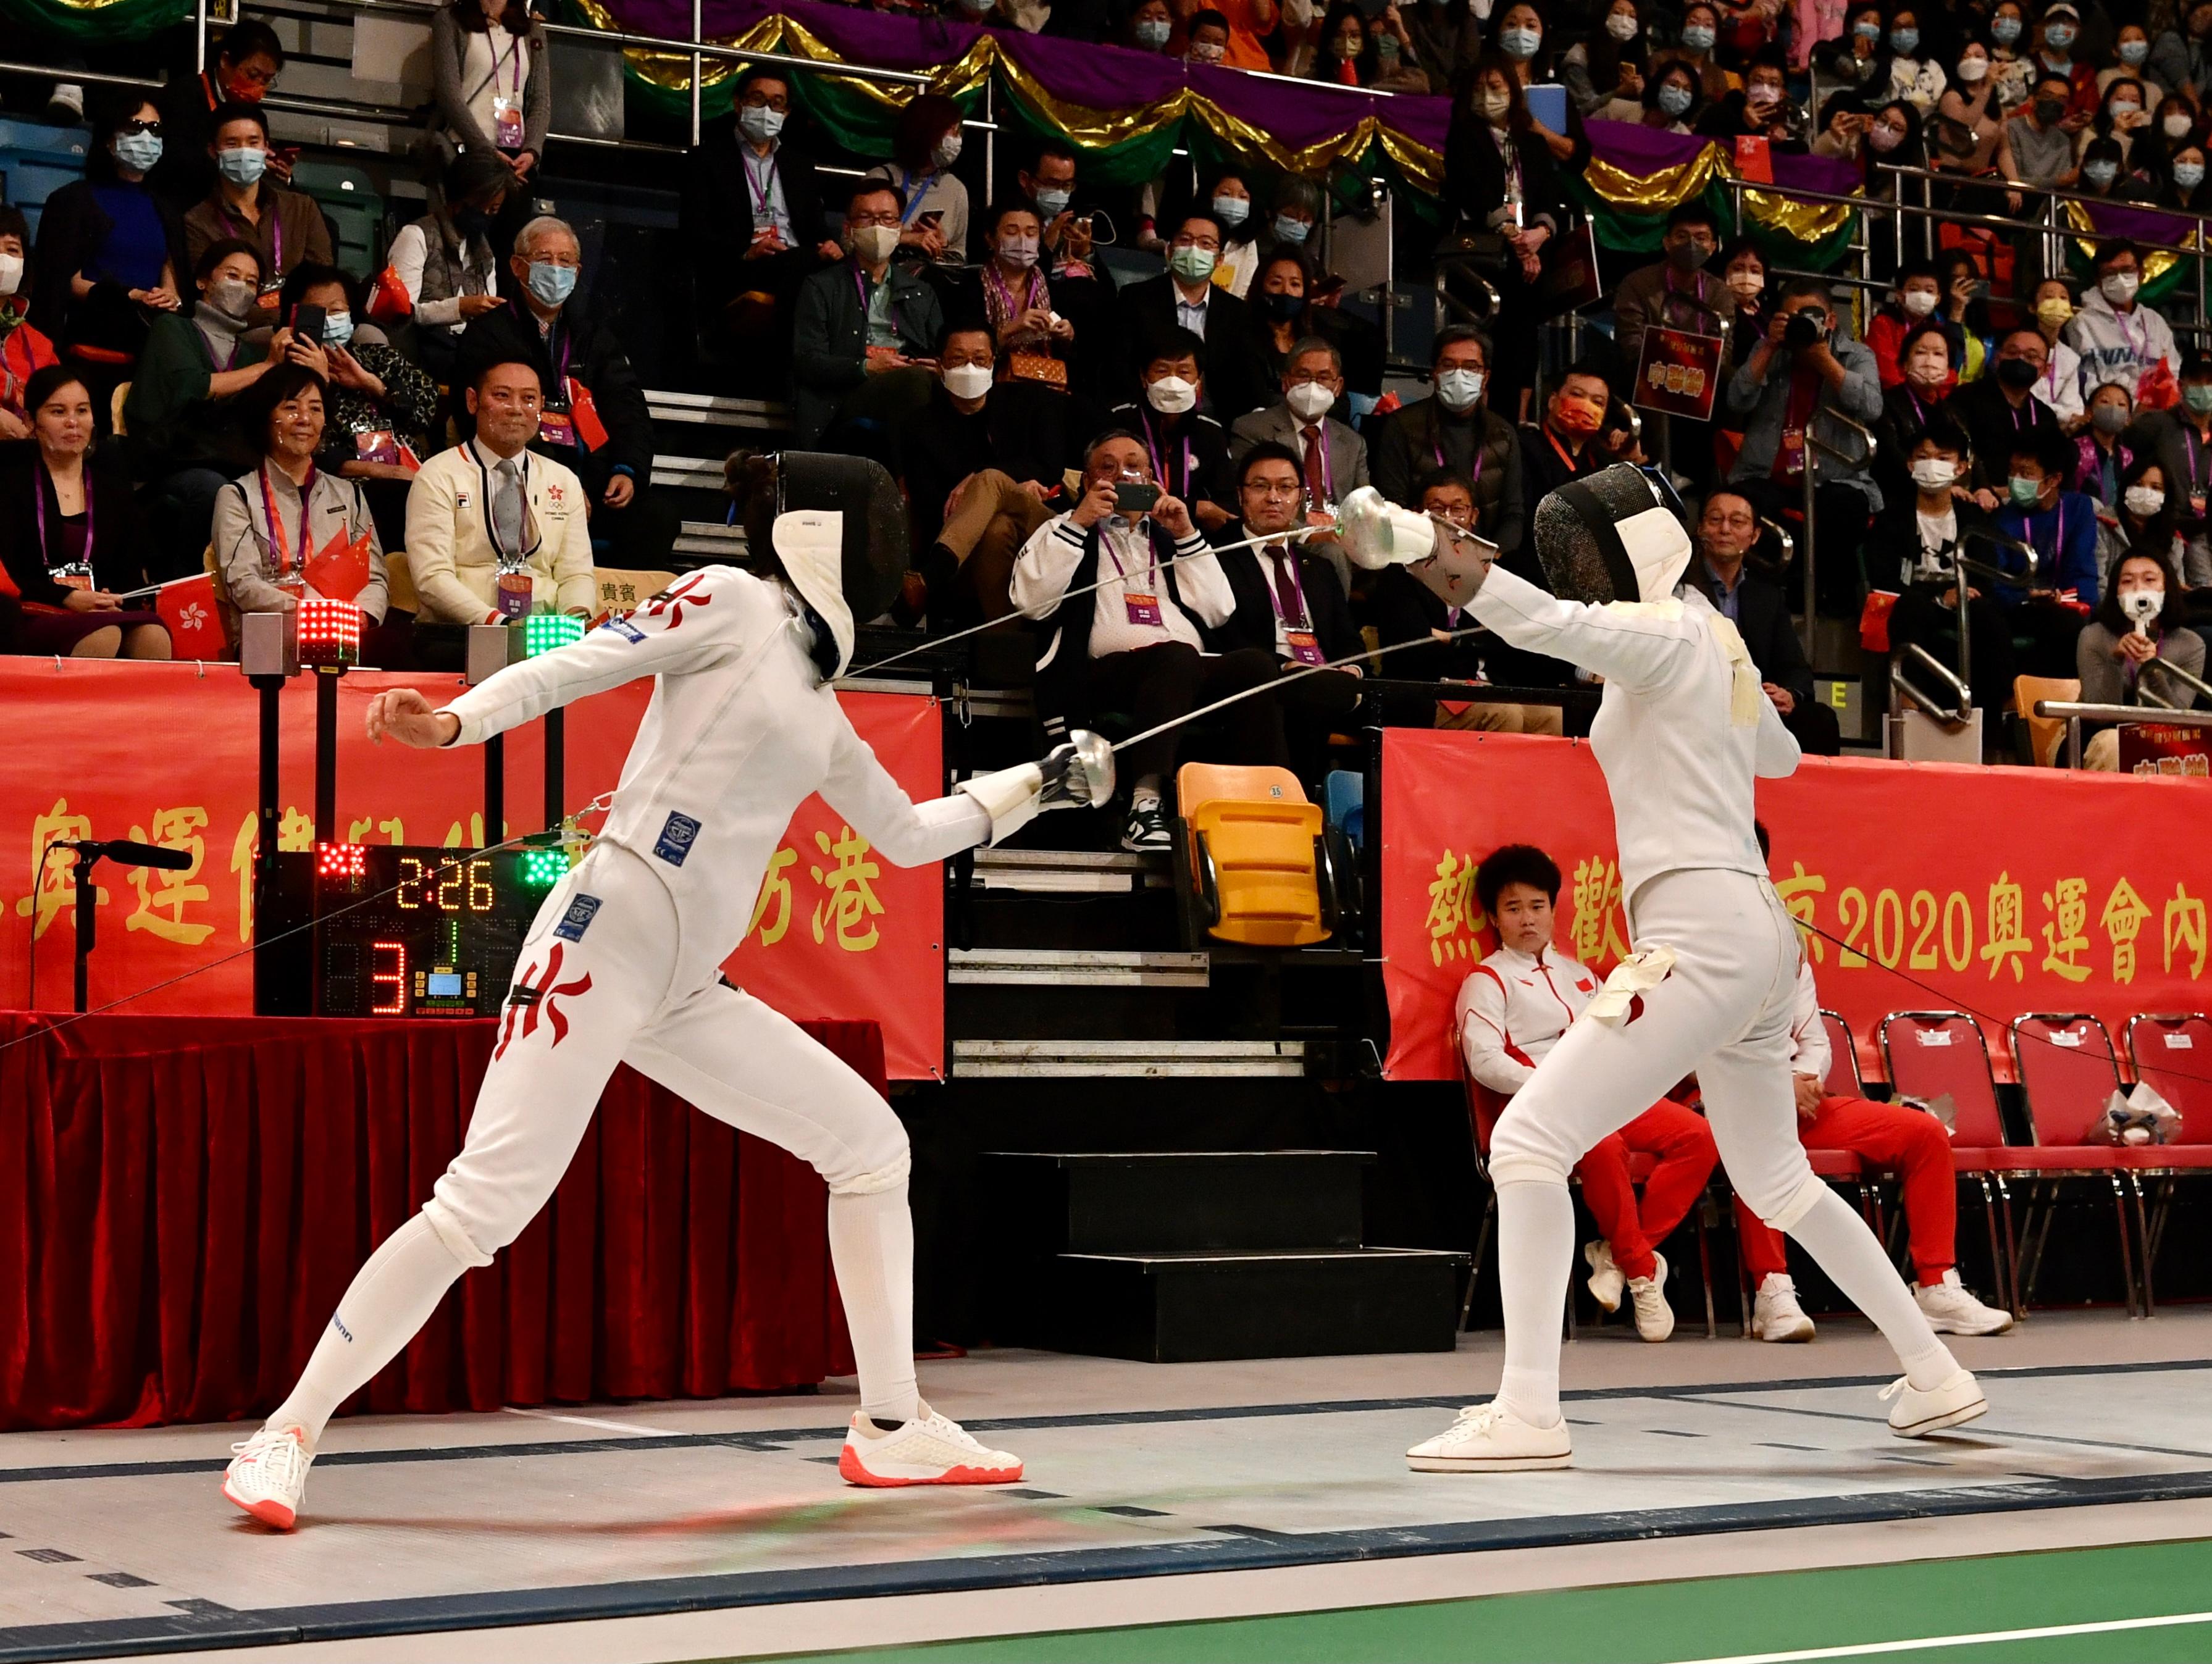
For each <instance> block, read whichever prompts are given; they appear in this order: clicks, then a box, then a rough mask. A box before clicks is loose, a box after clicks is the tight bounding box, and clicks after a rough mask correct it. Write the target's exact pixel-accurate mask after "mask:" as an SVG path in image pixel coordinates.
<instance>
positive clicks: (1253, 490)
mask: <svg viewBox="0 0 2212 1664" xmlns="http://www.w3.org/2000/svg"><path fill="white" fill-rule="evenodd" d="M1239 489H1242V490H1243V493H1244V495H1246V496H1248V497H1254V496H1257V497H1266V498H1267V499H1269V500H1270V501H1272V500H1273V499H1274V498H1277V497H1295V496H1297V495H1300V494H1301V493H1302V492H1303V491H1304V489H1305V488H1304V486H1302V485H1300V484H1299V483H1297V481H1296V480H1246V481H1245V482H1244V483H1243V486H1242V487H1241V488H1239Z"/></svg>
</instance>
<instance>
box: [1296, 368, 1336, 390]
mask: <svg viewBox="0 0 2212 1664" xmlns="http://www.w3.org/2000/svg"><path fill="white" fill-rule="evenodd" d="M1335 375H1336V372H1335V371H1334V370H1285V371H1284V372H1283V385H1284V386H1286V387H1323V386H1328V383H1329V382H1330V381H1331V380H1334V377H1335Z"/></svg>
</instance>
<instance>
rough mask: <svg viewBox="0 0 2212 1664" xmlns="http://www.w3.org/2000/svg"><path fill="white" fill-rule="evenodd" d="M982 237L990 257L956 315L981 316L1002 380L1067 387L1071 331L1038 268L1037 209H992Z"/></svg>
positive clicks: (1040, 230) (1040, 229)
mask: <svg viewBox="0 0 2212 1664" xmlns="http://www.w3.org/2000/svg"><path fill="white" fill-rule="evenodd" d="M983 236H984V241H985V243H986V245H987V247H988V248H989V250H990V254H989V256H988V258H986V259H985V260H984V262H983V264H981V265H980V266H978V267H977V268H976V269H975V283H974V288H972V289H971V290H969V291H968V292H967V293H966V294H965V295H963V297H962V299H963V301H964V305H957V306H956V308H955V309H956V310H957V311H965V312H969V313H976V312H980V313H981V314H982V315H983V317H984V319H986V320H987V322H988V323H989V324H990V325H991V329H992V331H993V332H994V335H995V336H996V337H997V340H998V349H999V373H1000V377H1001V378H1011V379H1012V380H1018V381H1036V382H1039V383H1042V384H1043V385H1045V386H1055V387H1066V386H1067V385H1068V361H1069V359H1070V358H1071V357H1072V356H1073V348H1074V344H1075V325H1073V324H1071V323H1070V322H1069V321H1068V320H1067V319H1065V318H1063V317H1061V316H1060V314H1059V313H1057V312H1055V311H1054V309H1053V304H1052V285H1051V284H1050V283H1049V282H1048V281H1047V280H1046V277H1045V275H1044V272H1043V271H1042V269H1041V268H1040V265H1039V260H1040V257H1041V253H1042V247H1043V240H1044V225H1043V222H1042V220H1041V219H1040V218H1039V217H1038V216H1037V210H1036V208H1035V207H1034V206H1032V205H1031V204H1030V203H1026V202H1008V203H998V204H996V205H994V207H992V208H990V209H988V210H986V211H985V213H984V216H983Z"/></svg>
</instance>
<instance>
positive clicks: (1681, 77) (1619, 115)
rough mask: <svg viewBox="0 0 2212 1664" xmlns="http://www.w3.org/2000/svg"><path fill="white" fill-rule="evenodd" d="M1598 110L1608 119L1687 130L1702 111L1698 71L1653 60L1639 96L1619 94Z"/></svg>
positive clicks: (1666, 129)
mask: <svg viewBox="0 0 2212 1664" xmlns="http://www.w3.org/2000/svg"><path fill="white" fill-rule="evenodd" d="M1598 113H1599V115H1600V116H1601V117H1602V118H1604V119H1605V120H1607V121H1632V122H1635V123H1637V124H1639V125H1641V126H1644V127H1649V128H1651V129H1653V130H1655V131H1658V132H1662V133H1680V134H1687V133H1688V132H1689V131H1690V124H1691V122H1692V121H1693V120H1695V119H1697V118H1699V116H1700V115H1702V114H1703V109H1702V107H1701V106H1700V105H1699V94H1698V72H1697V71H1696V70H1693V69H1692V68H1691V67H1690V66H1689V65H1688V64H1683V63H1680V62H1676V63H1673V64H1654V65H1653V66H1652V69H1651V77H1650V80H1648V81H1646V82H1644V91H1643V93H1642V94H1640V95H1639V96H1638V98H1636V99H1633V100H1631V99H1629V98H1628V97H1626V95H1623V96H1622V97H1620V98H1616V99H1615V100H1613V102H1612V103H1611V104H1608V105H1607V106H1606V107H1605V108H1604V109H1602V110H1601V111H1600V112H1598Z"/></svg>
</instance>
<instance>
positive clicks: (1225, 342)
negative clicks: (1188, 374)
mask: <svg viewBox="0 0 2212 1664" xmlns="http://www.w3.org/2000/svg"><path fill="white" fill-rule="evenodd" d="M1220 258H1221V222H1219V221H1218V220H1217V219H1215V218H1214V217H1213V216H1212V213H1211V212H1204V213H1200V212H1195V211H1194V212H1192V213H1188V214H1186V215H1184V216H1183V217H1182V222H1181V223H1180V224H1179V225H1177V226H1176V228H1175V232H1174V234H1173V236H1172V237H1171V239H1170V242H1169V246H1168V269H1167V270H1166V271H1164V272H1163V273H1162V274H1161V275H1160V276H1158V277H1147V278H1146V279H1145V280H1144V281H1142V282H1135V283H1131V284H1129V285H1128V286H1127V287H1126V288H1123V289H1122V290H1121V293H1120V295H1119V301H1118V304H1119V306H1120V309H1121V320H1120V330H1121V339H1122V342H1123V350H1124V352H1125V353H1126V355H1127V361H1126V363H1125V365H1124V367H1123V375H1124V378H1125V380H1126V381H1127V382H1128V383H1133V382H1134V381H1136V380H1137V379H1138V372H1139V369H1140V368H1141V367H1143V366H1144V365H1145V364H1146V363H1149V362H1150V361H1151V360H1152V352H1153V349H1154V343H1156V342H1157V341H1158V338H1159V337H1160V335H1161V334H1162V332H1164V331H1167V330H1169V329H1176V328H1180V329H1184V330H1188V331H1190V333H1191V334H1193V335H1194V336H1196V337H1198V338H1199V339H1200V341H1203V342H1204V343H1206V358H1205V362H1204V365H1203V368H1204V370H1205V372H1206V393H1207V397H1208V398H1209V400H1210V402H1211V403H1212V406H1213V411H1214V414H1215V415H1216V416H1221V417H1225V418H1231V419H1233V418H1235V417H1237V416H1242V415H1243V414H1244V412H1245V411H1247V410H1251V409H1252V408H1253V407H1254V406H1255V405H1256V404H1259V403H1260V401H1261V398H1262V397H1263V392H1262V390H1263V387H1264V386H1265V383H1264V381H1263V380H1262V377H1261V368H1260V348H1259V342H1258V338H1257V337H1256V335H1255V331H1254V330H1253V327H1252V320H1251V314H1250V313H1249V312H1248V311H1247V310H1246V309H1245V305H1244V302H1243V301H1239V300H1238V299H1237V297H1236V296H1235V295H1231V293H1229V291H1228V290H1227V289H1225V288H1222V287H1221V286H1220V285H1218V283H1216V282H1214V281H1213V268H1214V266H1215V265H1216V264H1218V263H1219V261H1220Z"/></svg>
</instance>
